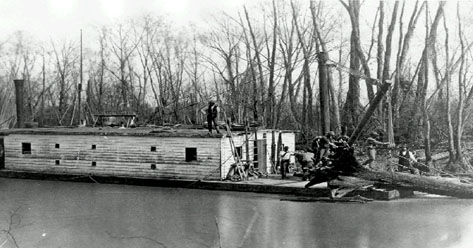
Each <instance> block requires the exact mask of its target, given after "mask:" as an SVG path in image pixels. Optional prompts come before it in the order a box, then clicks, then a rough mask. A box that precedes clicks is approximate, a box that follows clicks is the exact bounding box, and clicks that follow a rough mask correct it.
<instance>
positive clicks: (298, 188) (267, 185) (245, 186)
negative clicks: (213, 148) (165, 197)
mask: <svg viewBox="0 0 473 248" xmlns="http://www.w3.org/2000/svg"><path fill="white" fill-rule="evenodd" d="M0 177H7V178H25V179H43V180H59V181H75V182H88V183H118V184H130V185H142V186H157V187H175V188H193V189H205V190H225V191H239V192H254V193H266V194H284V195H295V196H309V197H327V196H329V194H330V190H329V189H328V188H327V183H320V184H317V185H314V186H312V187H310V188H309V189H306V188H304V186H305V184H306V183H307V182H306V181H301V179H300V177H294V176H289V177H288V178H287V179H281V178H280V176H279V175H271V176H269V177H267V178H266V177H263V178H256V179H252V180H247V181H228V180H225V181H212V180H197V181H196V180H182V179H156V178H149V177H133V178H130V177H116V176H115V177H112V176H98V175H73V174H63V173H44V172H25V171H14V170H6V169H3V170H0ZM351 194H352V195H360V196H363V197H366V198H370V199H374V200H384V201H387V200H394V199H398V198H401V197H407V196H412V194H413V192H400V191H398V190H382V189H376V190H365V189H361V190H355V191H353V192H352V193H351Z"/></svg>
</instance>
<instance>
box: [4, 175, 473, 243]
mask: <svg viewBox="0 0 473 248" xmlns="http://www.w3.org/2000/svg"><path fill="white" fill-rule="evenodd" d="M0 188H1V191H0V192H1V194H0V201H1V204H0V229H4V230H6V229H8V226H9V223H12V229H11V230H12V231H11V234H12V235H13V237H14V238H15V239H16V242H17V244H18V246H19V247H271V248H272V247H321V248H322V247H323V248H325V247H337V248H338V247H350V248H352V247H354V248H363V247H376V248H379V247H389V248H391V247H392V248H398V247H405V248H409V247H429V248H436V247H438V248H440V247H441V248H445V247H451V248H463V247H465V248H467V247H468V248H469V247H472V246H471V245H472V244H473V201H472V200H458V199H449V198H421V199H407V200H398V201H392V202H372V203H368V204H355V203H353V204H350V203H313V202H312V203H301V202H287V201H280V200H279V199H280V196H277V195H266V194H252V193H236V192H223V191H202V190H189V189H172V188H154V187H136V186H127V185H102V184H84V183H70V182H49V181H34V180H19V179H1V178H0ZM15 210H17V212H16V215H15V216H13V217H14V218H13V219H12V221H10V216H11V212H12V211H15ZM7 238H8V237H7V235H6V234H5V233H3V234H1V235H0V247H15V246H14V244H13V242H12V241H11V239H10V240H8V241H6V240H7ZM2 243H4V245H3V246H1V245H2Z"/></svg>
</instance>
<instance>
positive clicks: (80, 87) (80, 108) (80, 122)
mask: <svg viewBox="0 0 473 248" xmlns="http://www.w3.org/2000/svg"><path fill="white" fill-rule="evenodd" d="M77 88H78V89H77V90H78V91H79V93H78V94H79V95H78V97H79V125H81V124H82V107H81V101H80V100H81V95H80V93H81V91H82V29H81V30H80V82H79V86H78V87H77Z"/></svg>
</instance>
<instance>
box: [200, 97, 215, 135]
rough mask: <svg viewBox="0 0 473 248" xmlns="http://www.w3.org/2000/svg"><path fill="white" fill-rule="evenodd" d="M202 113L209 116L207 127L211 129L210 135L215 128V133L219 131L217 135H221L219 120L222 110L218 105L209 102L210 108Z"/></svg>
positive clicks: (203, 109) (202, 110) (206, 108)
mask: <svg viewBox="0 0 473 248" xmlns="http://www.w3.org/2000/svg"><path fill="white" fill-rule="evenodd" d="M200 111H201V112H202V114H206V115H207V126H208V129H209V134H211V133H212V129H213V127H214V128H215V131H217V133H220V130H219V129H218V124H217V118H218V114H219V112H220V108H219V107H218V106H217V104H216V103H215V102H214V101H209V105H208V107H204V108H202V109H201V110H200Z"/></svg>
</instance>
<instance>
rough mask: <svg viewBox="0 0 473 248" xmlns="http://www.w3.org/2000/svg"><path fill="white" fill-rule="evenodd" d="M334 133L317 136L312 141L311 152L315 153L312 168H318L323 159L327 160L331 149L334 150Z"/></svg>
mask: <svg viewBox="0 0 473 248" xmlns="http://www.w3.org/2000/svg"><path fill="white" fill-rule="evenodd" d="M334 136H335V133H334V132H333V131H330V132H328V133H327V134H326V135H325V136H318V137H316V138H315V139H314V140H313V141H312V150H313V152H314V153H315V159H314V166H315V167H318V166H319V163H320V162H321V161H322V159H323V158H327V156H328V155H329V154H330V149H331V148H336V145H335V144H334Z"/></svg>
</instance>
